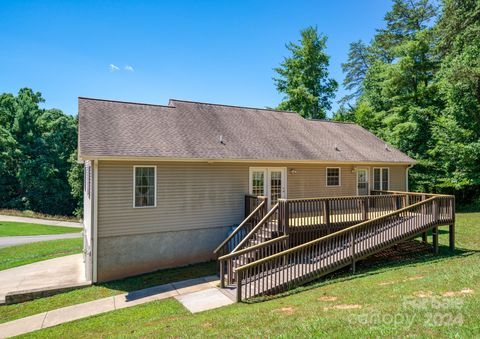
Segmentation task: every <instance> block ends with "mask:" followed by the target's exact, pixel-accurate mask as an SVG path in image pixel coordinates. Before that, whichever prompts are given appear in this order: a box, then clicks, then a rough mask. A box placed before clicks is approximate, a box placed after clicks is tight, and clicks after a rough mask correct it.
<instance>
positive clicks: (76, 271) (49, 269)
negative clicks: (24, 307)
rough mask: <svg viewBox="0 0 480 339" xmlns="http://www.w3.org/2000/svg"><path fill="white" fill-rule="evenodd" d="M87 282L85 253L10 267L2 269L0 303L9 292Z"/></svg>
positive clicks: (0, 272) (0, 275)
mask: <svg viewBox="0 0 480 339" xmlns="http://www.w3.org/2000/svg"><path fill="white" fill-rule="evenodd" d="M86 282H87V281H86V280H85V264H84V263H83V254H74V255H67V256H64V257H60V258H55V259H49V260H44V261H39V262H36V263H33V264H29V265H23V266H18V267H15V268H10V269H7V270H3V271H0V304H1V303H4V302H5V295H6V294H7V293H9V292H19V291H28V290H38V289H50V288H56V287H58V286H64V287H66V286H77V285H81V284H85V283H86ZM0 332H1V331H0Z"/></svg>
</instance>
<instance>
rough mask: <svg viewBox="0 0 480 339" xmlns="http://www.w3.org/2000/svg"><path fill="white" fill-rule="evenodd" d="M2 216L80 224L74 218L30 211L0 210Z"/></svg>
mask: <svg viewBox="0 0 480 339" xmlns="http://www.w3.org/2000/svg"><path fill="white" fill-rule="evenodd" d="M0 215H11V216H15V217H26V218H37V219H47V220H62V221H73V222H78V218H76V217H74V216H68V215H51V214H43V213H38V212H34V211H30V210H13V209H5V208H0Z"/></svg>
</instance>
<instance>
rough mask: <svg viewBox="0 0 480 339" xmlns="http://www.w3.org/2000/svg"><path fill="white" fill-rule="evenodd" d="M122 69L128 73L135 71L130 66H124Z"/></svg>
mask: <svg viewBox="0 0 480 339" xmlns="http://www.w3.org/2000/svg"><path fill="white" fill-rule="evenodd" d="M123 69H124V70H126V71H129V72H133V71H135V70H134V69H133V67H132V66H130V65H126V66H125V67H124V68H123Z"/></svg>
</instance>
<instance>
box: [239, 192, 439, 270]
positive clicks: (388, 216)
mask: <svg viewBox="0 0 480 339" xmlns="http://www.w3.org/2000/svg"><path fill="white" fill-rule="evenodd" d="M436 198H437V197H431V198H428V199H426V200H423V201H420V202H418V203H416V204H413V205H410V206H407V207H404V208H401V209H399V210H396V211H394V212H391V213H388V214H385V215H383V216H380V217H378V218H375V219H370V220H367V221H363V222H361V223H359V224H356V225H353V226H350V227H347V228H344V229H343V230H340V231H337V232H334V233H330V234H328V235H326V236H324V237H321V238H318V239H315V240H312V241H309V242H306V243H304V244H301V245H298V246H295V247H292V248H289V249H288V250H285V251H282V252H279V253H276V254H273V255H271V256H268V257H266V258H263V259H259V260H256V261H254V262H251V263H249V264H246V265H243V266H240V267H238V268H236V269H235V272H242V271H244V270H246V269H248V268H250V267H254V266H257V265H260V264H263V263H266V262H268V261H271V260H273V259H276V258H278V257H282V256H284V255H286V254H289V253H293V252H296V251H298V250H300V249H303V248H306V247H310V246H311V245H314V244H316V243H319V242H322V241H325V240H327V239H329V238H333V237H335V236H338V235H340V234H344V233H347V232H350V231H352V230H354V229H358V228H360V227H363V226H365V225H367V224H370V223H374V222H378V221H379V220H383V219H387V218H390V217H392V216H395V215H397V214H400V213H402V212H405V211H407V210H410V209H413V208H414V207H417V206H420V205H423V204H426V203H427V202H429V201H432V200H435V199H436Z"/></svg>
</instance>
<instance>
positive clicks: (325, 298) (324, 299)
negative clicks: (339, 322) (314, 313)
mask: <svg viewBox="0 0 480 339" xmlns="http://www.w3.org/2000/svg"><path fill="white" fill-rule="evenodd" d="M337 299H338V297H335V296H333V295H324V296H321V297H320V298H318V299H317V300H318V301H336V300H337Z"/></svg>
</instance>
